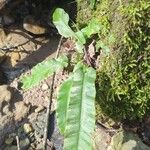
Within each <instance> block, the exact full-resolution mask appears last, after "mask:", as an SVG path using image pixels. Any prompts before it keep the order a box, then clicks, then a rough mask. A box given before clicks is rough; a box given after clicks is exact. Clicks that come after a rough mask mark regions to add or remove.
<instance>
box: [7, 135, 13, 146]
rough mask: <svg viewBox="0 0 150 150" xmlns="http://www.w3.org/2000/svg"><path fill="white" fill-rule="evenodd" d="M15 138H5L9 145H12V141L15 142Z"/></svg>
mask: <svg viewBox="0 0 150 150" xmlns="http://www.w3.org/2000/svg"><path fill="white" fill-rule="evenodd" d="M13 140H14V139H13V138H12V137H11V138H7V139H6V140H5V143H6V144H7V145H10V144H12V142H13Z"/></svg>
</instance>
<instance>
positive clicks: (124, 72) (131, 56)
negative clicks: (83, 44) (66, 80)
mask: <svg viewBox="0 0 150 150" xmlns="http://www.w3.org/2000/svg"><path fill="white" fill-rule="evenodd" d="M77 3H78V15H77V24H78V26H79V28H80V27H83V26H84V25H86V24H87V23H88V21H89V20H91V19H93V18H95V19H97V20H98V21H99V24H100V26H101V30H100V33H99V34H98V36H99V41H101V42H102V43H103V44H104V45H105V46H107V47H108V48H109V50H110V51H109V54H107V55H106V54H104V53H103V52H104V51H105V50H104V49H103V47H101V57H102V58H101V59H100V68H99V69H98V70H97V83H96V85H97V86H96V87H97V100H96V101H97V102H96V103H97V105H96V108H97V119H100V118H99V117H100V116H101V114H103V115H106V116H108V117H111V118H113V119H115V120H123V119H137V118H142V117H143V116H144V115H145V114H148V113H150V92H149V91H150V80H149V79H150V67H149V66H150V2H148V1H147V0H141V1H136V0H132V1H130V0H120V1H119V0H101V1H97V3H96V7H95V9H93V10H92V9H91V8H90V6H89V3H88V1H83V0H77Z"/></svg>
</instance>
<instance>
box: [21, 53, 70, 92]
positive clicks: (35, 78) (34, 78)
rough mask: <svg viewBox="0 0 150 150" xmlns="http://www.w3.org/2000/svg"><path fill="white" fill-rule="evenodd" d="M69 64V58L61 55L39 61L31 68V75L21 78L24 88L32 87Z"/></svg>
mask: <svg viewBox="0 0 150 150" xmlns="http://www.w3.org/2000/svg"><path fill="white" fill-rule="evenodd" d="M67 65H68V58H67V57H66V56H64V55H63V56H60V57H59V58H57V59H48V60H46V61H44V62H42V63H39V64H38V65H36V66H35V67H33V68H32V70H31V75H30V76H24V77H23V78H22V79H21V80H22V83H23V86H22V88H23V89H30V88H32V87H33V86H36V85H38V84H39V82H40V81H42V80H43V79H45V78H47V77H48V76H50V75H52V74H53V73H54V72H57V71H58V70H60V69H62V68H64V67H66V66H67Z"/></svg>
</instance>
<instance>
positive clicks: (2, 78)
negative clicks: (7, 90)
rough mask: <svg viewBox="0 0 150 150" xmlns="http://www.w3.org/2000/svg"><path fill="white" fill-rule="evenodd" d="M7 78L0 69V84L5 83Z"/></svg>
mask: <svg viewBox="0 0 150 150" xmlns="http://www.w3.org/2000/svg"><path fill="white" fill-rule="evenodd" d="M6 80H7V78H6V76H5V74H4V72H3V71H2V70H1V69H0V85H3V84H6V82H7V81H6Z"/></svg>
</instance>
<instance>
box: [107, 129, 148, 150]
mask: <svg viewBox="0 0 150 150" xmlns="http://www.w3.org/2000/svg"><path fill="white" fill-rule="evenodd" d="M109 150H150V147H148V146H147V145H145V144H144V143H143V142H142V141H141V139H140V138H139V137H138V136H137V135H136V134H133V133H130V132H126V131H121V132H118V133H116V134H115V135H114V136H113V137H112V140H111V145H110V147H109Z"/></svg>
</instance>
